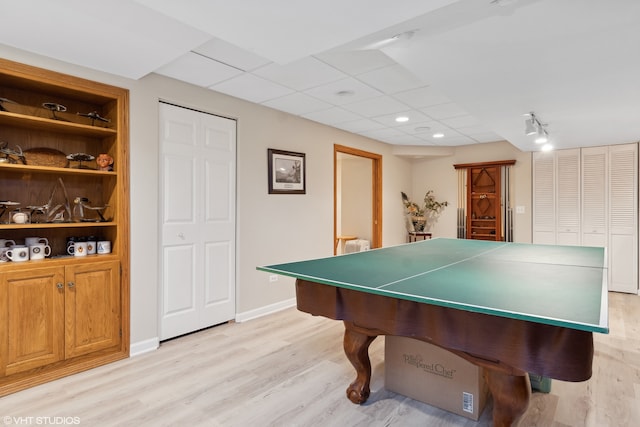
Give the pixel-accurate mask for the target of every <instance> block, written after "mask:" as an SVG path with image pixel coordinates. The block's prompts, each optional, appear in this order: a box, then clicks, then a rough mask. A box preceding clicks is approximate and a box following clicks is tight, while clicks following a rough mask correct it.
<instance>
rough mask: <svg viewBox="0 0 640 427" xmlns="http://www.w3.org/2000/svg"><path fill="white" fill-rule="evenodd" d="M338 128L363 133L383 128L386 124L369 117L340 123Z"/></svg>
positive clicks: (337, 125)
mask: <svg viewBox="0 0 640 427" xmlns="http://www.w3.org/2000/svg"><path fill="white" fill-rule="evenodd" d="M336 127H337V128H340V129H344V130H348V131H349V132H355V133H361V132H366V131H370V130H375V129H383V128H384V125H382V124H380V123H378V122H374V121H373V120H369V119H358V120H353V121H350V122H344V123H338V124H336Z"/></svg>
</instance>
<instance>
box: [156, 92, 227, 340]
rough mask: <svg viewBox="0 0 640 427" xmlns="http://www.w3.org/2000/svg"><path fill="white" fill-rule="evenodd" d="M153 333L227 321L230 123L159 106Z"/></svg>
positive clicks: (179, 332)
mask: <svg viewBox="0 0 640 427" xmlns="http://www.w3.org/2000/svg"><path fill="white" fill-rule="evenodd" d="M160 145H161V147H160V152H161V159H160V176H161V178H162V182H161V192H160V204H161V207H162V212H161V227H162V229H161V247H162V259H161V279H162V282H161V287H162V295H161V322H160V323H161V328H160V329H161V331H160V339H161V340H164V339H168V338H172V337H175V336H178V335H182V334H185V333H189V332H192V331H196V330H199V329H202V328H206V327H209V326H212V325H215V324H218V323H222V322H225V321H228V320H231V319H233V318H234V317H235V228H236V227H235V162H236V155H235V150H236V123H235V121H234V120H230V119H226V118H222V117H218V116H214V115H211V114H207V113H202V112H198V111H194V110H190V109H186V108H181V107H176V106H173V105H169V104H165V103H160Z"/></svg>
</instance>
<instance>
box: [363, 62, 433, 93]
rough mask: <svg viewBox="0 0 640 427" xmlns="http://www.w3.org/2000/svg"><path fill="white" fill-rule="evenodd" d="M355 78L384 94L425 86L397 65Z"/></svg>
mask: <svg viewBox="0 0 640 427" xmlns="http://www.w3.org/2000/svg"><path fill="white" fill-rule="evenodd" d="M357 78H358V80H362V81H363V82H365V83H367V84H369V85H371V86H373V87H375V88H376V89H378V90H379V91H380V92H383V93H386V94H392V93H396V92H402V91H406V90H409V89H415V88H418V87H420V86H424V85H425V82H422V81H420V79H418V78H417V77H416V76H415V75H413V74H412V73H411V72H410V71H408V70H407V69H406V68H404V67H402V66H401V65H398V64H395V65H389V66H387V67H384V68H378V69H377V70H373V71H369V72H367V73H364V74H359V75H358V76H357Z"/></svg>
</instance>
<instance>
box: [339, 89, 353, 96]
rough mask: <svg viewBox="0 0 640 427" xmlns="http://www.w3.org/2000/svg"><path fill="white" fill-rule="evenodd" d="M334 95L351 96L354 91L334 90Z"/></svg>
mask: <svg viewBox="0 0 640 427" xmlns="http://www.w3.org/2000/svg"><path fill="white" fill-rule="evenodd" d="M336 95H338V96H351V95H355V92H354V91H352V90H339V91H337V92H336Z"/></svg>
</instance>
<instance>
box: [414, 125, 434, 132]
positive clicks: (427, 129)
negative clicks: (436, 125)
mask: <svg viewBox="0 0 640 427" xmlns="http://www.w3.org/2000/svg"><path fill="white" fill-rule="evenodd" d="M430 130H431V128H430V127H429V126H418V127H417V128H415V129H414V131H416V132H417V133H420V132H429V131H430Z"/></svg>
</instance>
